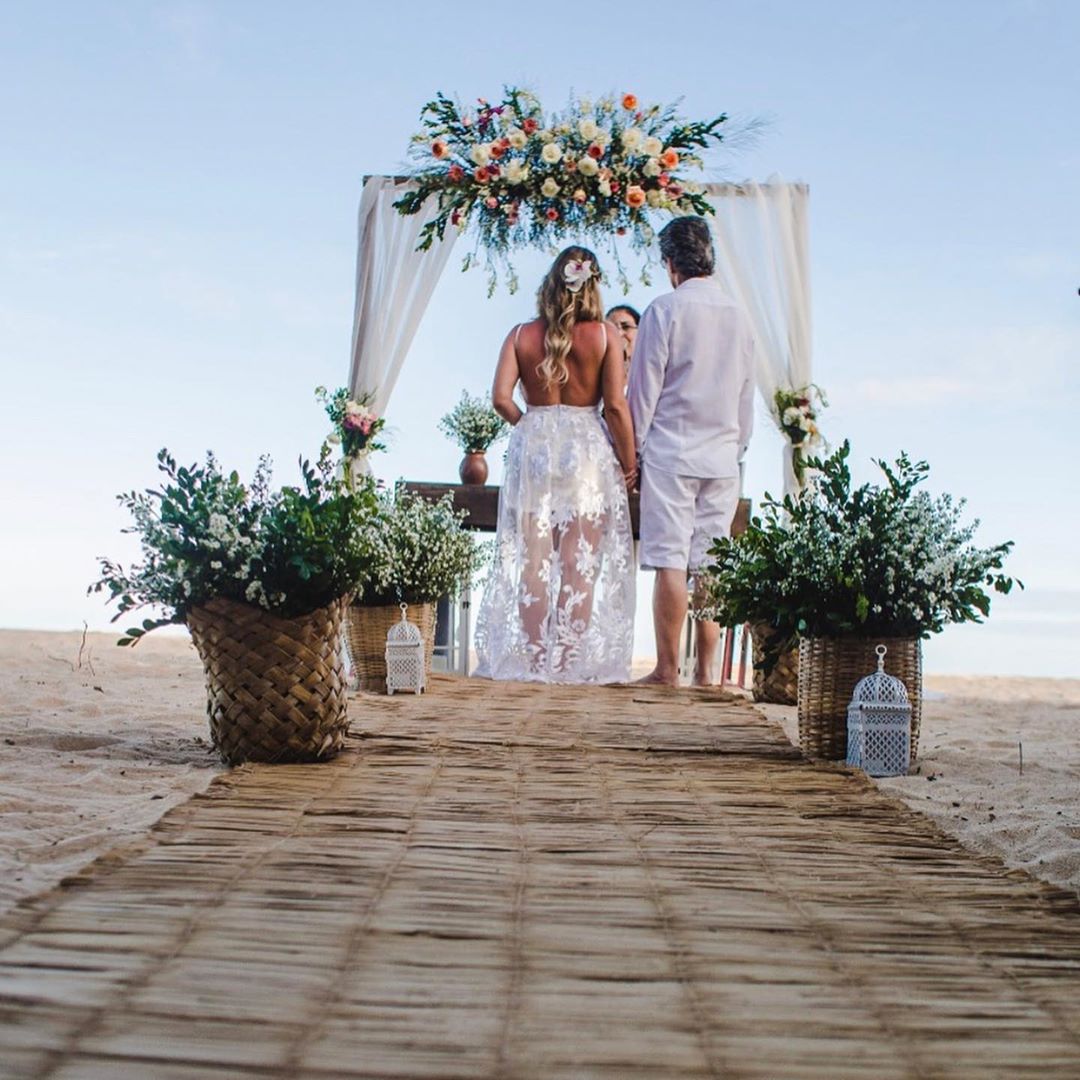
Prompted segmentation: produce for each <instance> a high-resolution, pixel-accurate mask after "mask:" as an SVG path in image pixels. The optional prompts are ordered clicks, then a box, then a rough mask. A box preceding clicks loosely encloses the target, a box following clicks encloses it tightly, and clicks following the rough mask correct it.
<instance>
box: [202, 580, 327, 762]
mask: <svg viewBox="0 0 1080 1080" xmlns="http://www.w3.org/2000/svg"><path fill="white" fill-rule="evenodd" d="M345 606H346V602H345V600H344V599H342V600H337V601H335V602H334V603H332V604H330V605H328V606H327V607H324V608H320V609H319V610H318V611H313V612H312V613H311V614H310V615H303V616H301V617H300V618H297V619H279V618H277V617H275V616H273V615H271V614H269V612H266V611H263V610H262V609H261V608H257V607H252V606H251V605H249V604H239V603H236V602H235V601H233V600H225V599H223V598H221V597H218V598H216V599H214V600H211V601H210V602H209V603H208V604H206V605H205V606H203V607H198V608H195V609H193V610H192V611H191V612H189V613H188V619H187V623H188V629H189V630H190V631H191V639H192V641H193V642H194V643H195V648H196V649H197V650H198V652H199V656H200V658H201V659H202V662H203V667H204V668H205V669H206V693H207V705H206V711H207V714H208V716H209V718H210V735H211V738H212V739H213V742H214V745H215V746H216V747H217V748H218V751H219V752H220V753H221V756H222V757H223V758H224V759H225V761H226V762H227V763H228V764H230V765H239V764H240V763H241V762H243V761H267V762H287V761H325V760H327V759H328V758H332V757H333V756H334V755H335V754H336V753H337V752H338V750H340V749H341V746H342V743H343V742H344V739H345V731H346V729H347V727H348V720H347V719H346V716H345V701H346V697H345V695H346V690H347V687H346V680H345V668H344V665H343V664H342V662H341V649H340V641H341V620H342V617H343V616H344V612H345Z"/></svg>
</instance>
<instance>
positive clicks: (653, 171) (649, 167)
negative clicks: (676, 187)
mask: <svg viewBox="0 0 1080 1080" xmlns="http://www.w3.org/2000/svg"><path fill="white" fill-rule="evenodd" d="M641 171H642V172H643V173H644V174H645V175H646V176H659V175H660V162H659V161H657V159H656V158H649V160H648V161H646V162H645V168H644V169H642V170H641Z"/></svg>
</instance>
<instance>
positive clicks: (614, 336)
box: [601, 323, 637, 486]
mask: <svg viewBox="0 0 1080 1080" xmlns="http://www.w3.org/2000/svg"><path fill="white" fill-rule="evenodd" d="M601 380H602V390H603V394H604V420H605V421H606V423H607V426H608V431H610V432H611V439H612V441H613V442H614V444H615V456H616V457H617V458H618V459H619V465H620V467H621V468H622V471H623V476H624V477H625V478H626V483H627V485H628V486H633V484H634V481H635V480H636V479H637V451H636V450H635V449H634V424H633V421H632V420H631V419H630V406H629V405H628V404H627V401H626V367H625V365H624V363H623V353H622V348H621V347H620V345H619V335H618V332H617V331H616V329H615V327H614V326H612V325H611V324H610V323H609V324H608V335H607V352H606V353H604V367H603V371H602V372H601Z"/></svg>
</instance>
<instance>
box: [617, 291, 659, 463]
mask: <svg viewBox="0 0 1080 1080" xmlns="http://www.w3.org/2000/svg"><path fill="white" fill-rule="evenodd" d="M667 365H668V341H667V328H666V326H664V324H663V323H662V322H661V320H660V317H659V315H658V314H657V311H656V307H655V306H654V305H652V304H650V305H649V307H647V308H646V309H645V314H644V315H642V316H641V325H640V326H639V327H638V332H637V340H636V341H635V342H634V355H633V357H632V358H631V360H630V387H629V389H628V391H627V396H628V398H629V401H630V416H631V418H632V419H633V421H634V443H635V445H636V447H637V452H638V454H639V455H640V453H641V448H642V447H643V446H644V445H645V440H646V439H647V438H648V435H649V428H650V427H651V426H652V421H653V416H654V415H655V413H656V405H657V402H658V401H659V400H660V392H661V390H663V389H664V373H665V372H666V371H667Z"/></svg>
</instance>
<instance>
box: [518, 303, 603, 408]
mask: <svg viewBox="0 0 1080 1080" xmlns="http://www.w3.org/2000/svg"><path fill="white" fill-rule="evenodd" d="M545 329H546V327H545V324H544V320H543V319H533V321H532V322H528V323H522V324H521V326H519V327H518V328H517V330H515V331H514V351H515V352H516V353H517V361H518V377H519V378H520V379H521V388H522V391H523V392H524V395H525V401H526V402H527V403H528V404H529V405H584V406H589V405H596V404H598V403H599V402H600V399H601V398H602V397H603V370H604V359H605V357H606V355H607V344H608V343H607V337H608V335H607V333H606V328H605V326H604V324H603V323H601V322H580V323H577V324H576V325H575V326H574V329H573V331H572V344H571V347H570V355H569V356H568V357H567V358H566V367H567V371H568V373H569V376H570V377H569V379H567V381H566V382H565V383H552V384H551V385H550V386H549V385H546V384H545V382H544V377H543V375H542V374H541V373H540V364H541V363H542V362H543V359H544V331H545Z"/></svg>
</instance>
